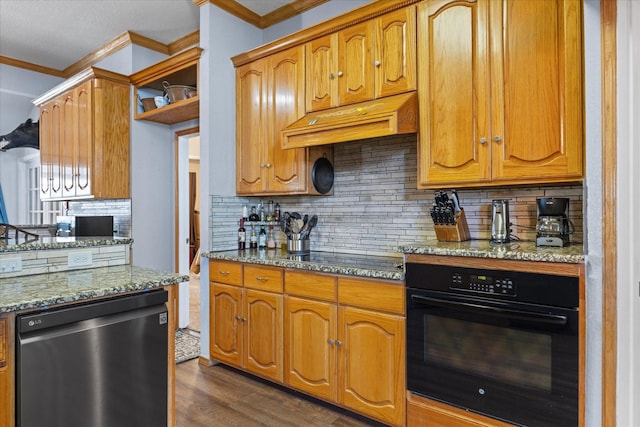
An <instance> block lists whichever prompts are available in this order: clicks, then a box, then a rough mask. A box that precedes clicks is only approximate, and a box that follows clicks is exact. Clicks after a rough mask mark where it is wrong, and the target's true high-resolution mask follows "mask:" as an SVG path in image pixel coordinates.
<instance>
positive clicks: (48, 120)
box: [40, 102, 54, 199]
mask: <svg viewBox="0 0 640 427" xmlns="http://www.w3.org/2000/svg"><path fill="white" fill-rule="evenodd" d="M53 105H54V102H48V103H46V104H44V105H42V106H41V107H40V198H41V199H47V198H49V196H50V193H51V180H50V179H49V178H50V177H51V173H52V169H51V167H52V162H53V142H54V125H53V117H54V114H53V110H52V109H53Z"/></svg>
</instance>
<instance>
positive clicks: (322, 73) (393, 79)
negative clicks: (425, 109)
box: [306, 6, 416, 112]
mask: <svg viewBox="0 0 640 427" xmlns="http://www.w3.org/2000/svg"><path fill="white" fill-rule="evenodd" d="M415 22H416V10H415V6H410V7H406V8H403V9H399V10H397V11H395V12H391V13H387V14H385V15H382V16H380V17H379V18H376V19H372V20H367V21H365V22H363V23H360V24H355V25H352V26H349V27H347V28H345V29H344V30H341V31H338V32H337V33H333V34H330V35H327V36H324V37H320V38H317V39H315V40H312V41H310V42H308V43H307V44H306V54H307V71H306V86H307V102H306V109H307V112H310V111H318V110H324V109H327V108H331V107H337V106H340V105H348V104H355V103H358V102H363V101H367V100H370V99H374V98H379V97H383V96H389V95H395V94H398V93H403V92H408V91H411V90H415V89H416V55H415V50H416V24H415Z"/></svg>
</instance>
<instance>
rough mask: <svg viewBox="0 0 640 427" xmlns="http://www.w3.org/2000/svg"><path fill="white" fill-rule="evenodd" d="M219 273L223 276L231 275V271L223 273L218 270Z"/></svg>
mask: <svg viewBox="0 0 640 427" xmlns="http://www.w3.org/2000/svg"><path fill="white" fill-rule="evenodd" d="M218 273H220V274H222V275H223V276H228V275H229V274H231V273H230V272H229V271H222V270H218Z"/></svg>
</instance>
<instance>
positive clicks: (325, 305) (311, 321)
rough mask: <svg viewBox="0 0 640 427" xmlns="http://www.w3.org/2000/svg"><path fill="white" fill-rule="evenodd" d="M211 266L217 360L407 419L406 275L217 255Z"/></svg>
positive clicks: (383, 416) (366, 411)
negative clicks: (381, 276) (364, 275)
mask: <svg viewBox="0 0 640 427" xmlns="http://www.w3.org/2000/svg"><path fill="white" fill-rule="evenodd" d="M209 272H210V273H209V274H210V275H209V281H210V293H209V298H210V301H209V303H210V304H209V307H210V319H211V325H210V337H209V340H210V354H211V358H212V359H214V360H217V361H219V362H222V363H225V364H228V365H231V366H234V367H236V368H240V369H242V370H245V371H247V372H251V373H253V374H256V375H258V376H260V377H262V378H265V379H269V380H272V381H275V382H278V383H282V384H284V385H285V386H288V387H291V388H293V389H295V390H298V391H301V392H303V393H307V394H309V395H312V396H314V397H317V398H320V399H322V400H325V401H327V402H330V403H334V404H337V405H339V406H342V407H344V408H347V409H349V410H352V411H354V412H358V413H360V414H362V415H364V416H367V417H370V418H373V419H376V420H378V421H381V422H383V423H385V424H388V425H394V426H402V425H405V414H406V410H405V408H406V372H405V304H404V284H403V283H401V282H391V281H387V282H385V281H381V280H374V279H359V278H352V277H345V276H338V275H334V274H327V273H311V272H308V271H302V270H293V269H283V268H280V267H271V266H263V265H256V264H242V263H234V262H228V261H217V260H212V261H211V264H210V268H209ZM341 301H342V302H341Z"/></svg>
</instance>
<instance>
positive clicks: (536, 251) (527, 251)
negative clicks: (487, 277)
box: [397, 241, 585, 264]
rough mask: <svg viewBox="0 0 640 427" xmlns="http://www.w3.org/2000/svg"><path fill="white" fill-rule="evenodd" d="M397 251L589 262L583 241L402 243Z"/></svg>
mask: <svg viewBox="0 0 640 427" xmlns="http://www.w3.org/2000/svg"><path fill="white" fill-rule="evenodd" d="M397 250H398V252H401V253H403V254H405V255H408V254H418V255H445V256H460V257H471V258H485V259H501V260H514V261H533V262H556V263H567V264H581V263H584V262H585V255H584V253H583V251H584V249H583V246H582V245H581V244H575V245H570V246H568V247H565V248H557V247H537V246H536V245H535V242H523V241H519V242H511V243H506V244H491V243H490V242H489V241H469V242H433V243H430V244H415V245H402V246H398V247H397Z"/></svg>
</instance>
